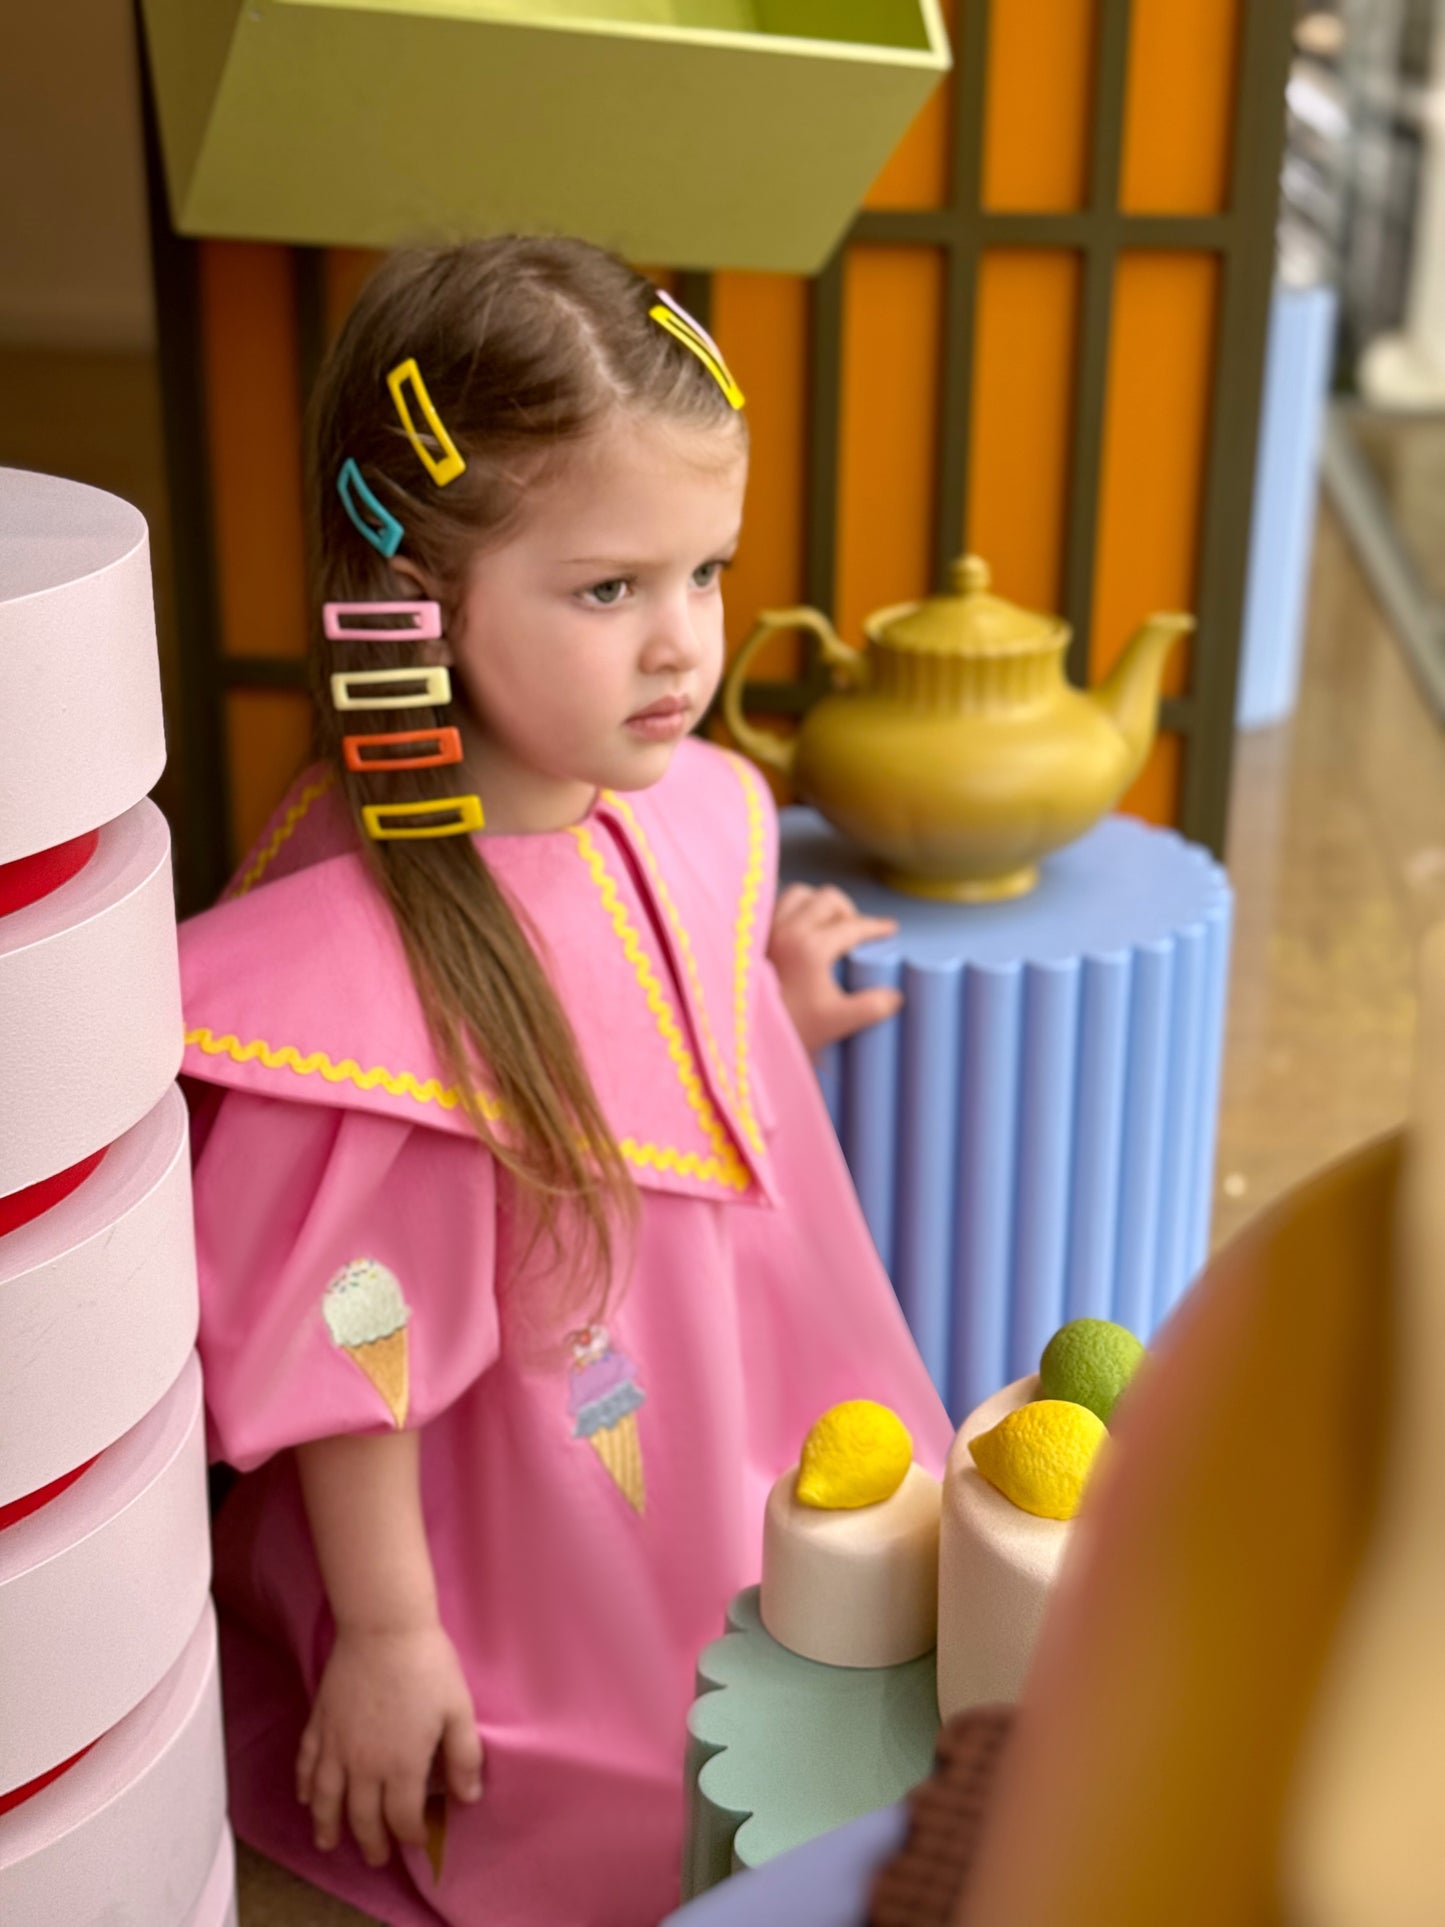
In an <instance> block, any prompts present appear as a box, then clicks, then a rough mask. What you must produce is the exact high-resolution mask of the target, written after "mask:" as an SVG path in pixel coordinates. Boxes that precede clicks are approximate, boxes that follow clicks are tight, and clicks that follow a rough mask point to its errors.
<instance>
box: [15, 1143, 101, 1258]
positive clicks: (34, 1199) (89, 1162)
mask: <svg viewBox="0 0 1445 1927" xmlns="http://www.w3.org/2000/svg"><path fill="white" fill-rule="evenodd" d="M106 1149H107V1147H106V1146H105V1145H104V1144H102V1145H101V1147H100V1149H99V1150H98V1151H92V1152H91V1154H90V1156H89V1157H85V1158H82V1159H81V1160H80V1162H79V1164H71V1165H68V1166H67V1167H66V1169H65V1170H64V1171H57V1172H56V1173H55V1175H54V1177H50V1178H41V1179H39V1180H38V1182H37V1183H35V1184H27V1185H26V1186H25V1188H24V1189H23V1190H21V1191H12V1192H11V1193H10V1195H9V1197H6V1198H0V1238H3V1237H4V1236H5V1233H6V1232H7V1231H18V1230H19V1228H20V1226H21V1225H22V1224H29V1222H30V1220H31V1219H32V1218H38V1217H40V1216H41V1214H42V1213H43V1212H46V1211H49V1210H50V1208H51V1206H52V1205H57V1204H59V1203H60V1201H61V1200H62V1198H68V1197H69V1196H70V1194H71V1192H72V1191H78V1190H79V1189H80V1187H81V1185H82V1184H84V1183H85V1180H86V1179H87V1178H88V1177H89V1176H90V1174H91V1172H92V1171H93V1170H95V1168H96V1166H97V1165H98V1164H99V1163H100V1161H101V1159H102V1158H103V1157H104V1156H105V1153H106Z"/></svg>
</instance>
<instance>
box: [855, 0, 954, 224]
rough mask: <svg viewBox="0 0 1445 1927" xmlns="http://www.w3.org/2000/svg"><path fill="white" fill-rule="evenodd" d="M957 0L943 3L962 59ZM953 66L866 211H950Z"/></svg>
mask: <svg viewBox="0 0 1445 1927" xmlns="http://www.w3.org/2000/svg"><path fill="white" fill-rule="evenodd" d="M955 11H956V9H955V5H954V0H943V5H942V13H943V20H944V25H945V27H946V28H947V30H948V38H949V40H950V42H951V43H952V45H953V48H954V59H955V61H956V60H957V58H958V51H957V50H958V35H957V33H956V32H955V30H954V15H955ZM957 90H958V73H957V68H956V67H955V68H954V69H953V70H952V71H950V72H949V73H947V74H945V76H944V78H943V79H942V80H941V81H940V82H939V84H938V86H937V87H935V88H934V90H933V92H932V93H931V94H930V95H929V96H928V99H927V101H926V102H925V103H924V105H923V107H922V108H921V109H920V110H919V113H918V115H917V117H916V118H915V120H914V122H913V125H912V126H911V127H910V128H909V130H908V132H907V133H906V134H905V135H904V136H903V139H902V140H901V141H899V143H898V145H897V146H896V147H895V148H894V150H893V152H892V153H891V154H890V155H889V157H888V159H887V160H886V161H885V162H884V164H883V169H882V172H881V173H880V174H879V176H878V178H877V180H876V181H874V183H873V185H872V187H870V188H869V190H868V192H867V194H866V195H865V196H864V197H863V205H864V207H946V206H947V205H948V199H949V181H948V169H949V158H948V157H949V145H950V137H951V132H952V126H953V105H954V100H955V98H956V97H957Z"/></svg>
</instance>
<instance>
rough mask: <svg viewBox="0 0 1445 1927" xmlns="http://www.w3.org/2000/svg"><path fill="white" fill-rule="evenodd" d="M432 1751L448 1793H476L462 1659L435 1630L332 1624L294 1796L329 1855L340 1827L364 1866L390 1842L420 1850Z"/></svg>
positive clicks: (470, 1797)
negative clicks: (306, 1810) (331, 1641)
mask: <svg viewBox="0 0 1445 1927" xmlns="http://www.w3.org/2000/svg"><path fill="white" fill-rule="evenodd" d="M438 1747H440V1748H441V1753H442V1759H441V1765H442V1768H443V1770H444V1774H445V1783H446V1789H447V1791H448V1792H449V1793H450V1794H451V1795H452V1797H453V1798H454V1799H457V1800H464V1801H466V1802H468V1803H470V1802H472V1801H475V1800H479V1799H480V1798H481V1794H482V1743H481V1739H480V1737H479V1735H478V1733H477V1717H476V1712H475V1709H474V1708H473V1706H472V1697H471V1694H470V1693H469V1692H468V1690H467V1683H466V1680H465V1678H464V1677H463V1675H462V1668H461V1662H460V1661H459V1660H458V1658H457V1654H456V1649H455V1647H454V1646H453V1645H452V1642H451V1641H450V1639H448V1638H447V1636H446V1633H445V1632H444V1631H443V1630H442V1627H441V1625H440V1623H439V1622H438V1621H436V1620H429V1621H425V1622H421V1623H418V1624H416V1625H409V1626H402V1627H400V1628H398V1629H395V1630H390V1629H389V1630H372V1629H369V1628H359V1627H348V1626H345V1625H343V1626H339V1627H338V1628H337V1633H336V1644H335V1645H334V1646H333V1647H332V1649H331V1657H330V1658H329V1659H328V1660H327V1662H326V1670H325V1671H324V1672H323V1673H322V1675H321V1683H320V1685H319V1686H318V1687H317V1689H316V1701H315V1704H314V1705H313V1706H312V1708H311V1718H310V1719H309V1720H308V1721H307V1724H306V1731H305V1732H304V1733H303V1734H302V1735H301V1745H300V1748H299V1750H298V1752H297V1755H296V1797H297V1799H298V1800H300V1801H301V1803H302V1804H303V1805H304V1806H309V1807H310V1809H311V1817H312V1821H313V1824H314V1826H315V1831H316V1845H317V1846H318V1847H319V1848H320V1849H321V1850H322V1851H323V1852H329V1851H330V1850H331V1849H332V1848H333V1847H335V1846H336V1845H337V1844H338V1843H339V1841H340V1839H341V1815H342V1810H343V1808H344V1809H345V1813H346V1820H347V1824H348V1825H349V1826H350V1828H351V1831H352V1833H353V1834H354V1835H355V1838H356V1844H357V1846H358V1847H360V1849H361V1852H362V1856H363V1858H364V1859H365V1860H366V1863H367V1865H368V1866H371V1867H382V1866H385V1864H386V1862H387V1859H388V1858H389V1856H390V1853H391V1837H392V1836H394V1837H395V1838H396V1839H397V1840H401V1841H405V1842H406V1843H407V1844H409V1845H411V1846H417V1847H421V1846H425V1844H426V1824H425V1820H424V1817H423V1810H424V1808H425V1805H426V1797H427V1779H428V1775H429V1773H430V1771H431V1765H432V1760H433V1757H434V1756H435V1754H436V1752H437V1749H438Z"/></svg>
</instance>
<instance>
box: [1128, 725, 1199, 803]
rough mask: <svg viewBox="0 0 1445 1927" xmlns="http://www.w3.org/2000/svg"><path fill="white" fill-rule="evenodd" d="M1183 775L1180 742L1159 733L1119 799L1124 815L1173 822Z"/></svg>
mask: <svg viewBox="0 0 1445 1927" xmlns="http://www.w3.org/2000/svg"><path fill="white" fill-rule="evenodd" d="M1183 774H1184V745H1183V742H1182V741H1181V739H1180V738H1179V737H1178V736H1163V735H1161V736H1160V737H1159V738H1158V740H1157V741H1156V742H1155V744H1154V748H1153V750H1152V751H1151V752H1150V756H1149V760H1148V762H1147V763H1146V764H1145V765H1144V767H1143V769H1142V770H1141V771H1140V773H1139V775H1138V777H1137V778H1136V779H1135V781H1134V783H1133V784H1132V786H1131V787H1130V788H1129V789H1128V790H1126V791H1125V793H1124V795H1123V797H1122V798H1121V799H1120V802H1119V808H1120V810H1122V811H1123V813H1124V814H1125V815H1126V816H1142V817H1143V819H1144V821H1145V822H1146V823H1177V822H1178V820H1179V794H1180V785H1181V782H1182V780H1183Z"/></svg>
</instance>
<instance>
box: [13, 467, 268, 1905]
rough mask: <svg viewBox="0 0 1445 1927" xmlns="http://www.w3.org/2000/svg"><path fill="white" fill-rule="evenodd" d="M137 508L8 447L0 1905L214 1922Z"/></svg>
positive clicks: (202, 1479) (194, 1408) (207, 1623)
mask: <svg viewBox="0 0 1445 1927" xmlns="http://www.w3.org/2000/svg"><path fill="white" fill-rule="evenodd" d="M164 759H165V749H164V742H163V737H162V728H161V699H160V679H159V672H158V665H157V658H156V639H155V623H154V617H153V613H152V603H151V583H150V552H149V544H148V541H147V536H146V526H145V522H144V520H143V519H142V517H141V516H140V515H139V514H138V513H137V512H136V511H135V510H134V509H133V508H131V507H129V506H128V505H127V504H126V503H124V502H121V501H118V500H116V498H115V497H113V496H109V495H104V494H102V493H100V492H99V491H98V490H95V489H91V488H85V487H82V486H81V485H80V484H78V483H74V482H63V481H58V480H55V479H54V478H52V477H49V476H43V475H28V474H23V473H20V472H18V471H15V470H0V1921H3V1922H4V1923H5V1927H42V1923H43V1927H57V1923H64V1927H102V1923H104V1927H223V1923H232V1927H234V1921H235V1903H234V1878H233V1868H234V1856H233V1848H232V1842H231V1835H230V1830H229V1828H228V1826H227V1823H226V1811H225V1804H226V1803H225V1768H224V1756H223V1752H222V1746H221V1713H220V1694H219V1685H218V1679H217V1672H216V1631H215V1620H214V1617H213V1614H212V1610H211V1605H210V1600H209V1594H208V1584H209V1578H210V1547H209V1531H208V1521H207V1516H206V1476H205V1474H206V1463H205V1428H204V1418H203V1411H202V1403H201V1381H200V1371H199V1367H198V1364H197V1361H196V1357H195V1352H194V1346H195V1339H196V1270H195V1251H194V1245H193V1241H192V1231H191V1202H190V1162H189V1157H188V1152H187V1137H186V1108H185V1104H184V1101H183V1100H182V1098H181V1095H180V1092H179V1091H178V1090H177V1088H176V1085H175V1081H174V1080H175V1075H176V1071H177V1069H178V1067H179V1064H180V1059H181V1009H180V984H179V975H178V969H177V962H176V937H175V911H174V904H173V897H172V890H171V860H170V837H169V833H168V831H167V828H166V823H165V819H164V818H163V817H162V816H161V814H160V812H159V811H158V810H157V809H156V807H155V805H154V804H153V803H151V802H149V801H148V800H147V792H148V791H149V789H150V788H151V786H152V784H153V783H154V782H155V780H156V777H157V776H158V775H159V773H160V769H161V766H162V763H163V762H164Z"/></svg>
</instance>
